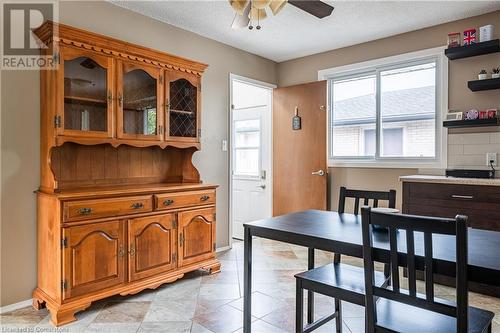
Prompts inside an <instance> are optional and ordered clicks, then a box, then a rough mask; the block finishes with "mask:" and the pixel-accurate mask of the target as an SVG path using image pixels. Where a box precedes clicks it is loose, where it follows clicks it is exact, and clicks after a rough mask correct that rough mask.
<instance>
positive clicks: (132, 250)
mask: <svg viewBox="0 0 500 333" xmlns="http://www.w3.org/2000/svg"><path fill="white" fill-rule="evenodd" d="M129 254H130V256H133V255H135V247H133V246H132V247H131V248H130V251H129Z"/></svg>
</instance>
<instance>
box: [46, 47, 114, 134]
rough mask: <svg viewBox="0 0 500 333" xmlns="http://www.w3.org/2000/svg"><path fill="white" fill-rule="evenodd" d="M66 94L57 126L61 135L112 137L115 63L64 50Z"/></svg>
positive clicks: (63, 62) (79, 51) (84, 53)
mask: <svg viewBox="0 0 500 333" xmlns="http://www.w3.org/2000/svg"><path fill="white" fill-rule="evenodd" d="M61 53H62V66H61V68H60V70H59V73H60V74H59V75H61V76H62V78H61V80H60V82H63V84H64V93H63V96H62V98H61V100H59V103H61V104H59V105H60V107H59V108H58V109H59V112H58V115H57V116H56V119H55V123H56V127H57V129H58V134H60V135H70V136H90V137H111V136H112V132H111V131H112V126H111V122H112V112H113V110H112V102H113V96H112V87H113V74H112V68H113V66H112V64H113V59H112V58H108V57H105V56H100V55H97V54H94V53H92V52H89V51H84V50H76V49H72V48H63V49H62V50H61Z"/></svg>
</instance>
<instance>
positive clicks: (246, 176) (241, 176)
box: [231, 106, 262, 180]
mask: <svg viewBox="0 0 500 333" xmlns="http://www.w3.org/2000/svg"><path fill="white" fill-rule="evenodd" d="M257 107H258V106H257ZM248 120H258V121H259V145H258V146H249V147H236V132H237V131H236V130H235V131H233V132H234V133H233V135H232V138H231V142H234V144H232V145H231V146H232V156H233V161H232V162H233V164H232V165H233V166H236V151H237V150H238V149H239V150H250V149H258V151H259V162H258V166H259V170H258V171H257V174H256V175H250V174H238V173H235V171H234V170H233V176H234V178H235V179H243V180H244V179H247V180H259V179H260V178H261V175H262V117H256V118H253V119H248ZM237 121H238V120H233V128H235V127H236V122H237ZM244 132H256V131H239V132H238V133H244Z"/></svg>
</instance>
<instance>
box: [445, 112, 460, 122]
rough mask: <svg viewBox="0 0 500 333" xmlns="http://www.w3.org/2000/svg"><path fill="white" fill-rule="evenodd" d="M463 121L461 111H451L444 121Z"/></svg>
mask: <svg viewBox="0 0 500 333" xmlns="http://www.w3.org/2000/svg"><path fill="white" fill-rule="evenodd" d="M462 119H464V114H463V112H462V111H452V112H448V113H447V114H446V120H452V121H453V120H462Z"/></svg>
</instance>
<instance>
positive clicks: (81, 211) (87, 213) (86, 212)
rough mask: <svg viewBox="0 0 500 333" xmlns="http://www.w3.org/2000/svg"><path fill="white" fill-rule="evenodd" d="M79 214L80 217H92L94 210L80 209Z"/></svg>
mask: <svg viewBox="0 0 500 333" xmlns="http://www.w3.org/2000/svg"><path fill="white" fill-rule="evenodd" d="M77 212H78V214H80V215H90V214H92V208H87V207H84V208H80V209H79V210H78V211H77Z"/></svg>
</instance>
